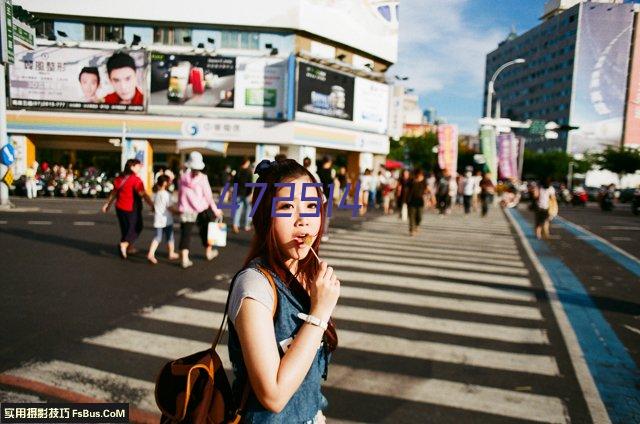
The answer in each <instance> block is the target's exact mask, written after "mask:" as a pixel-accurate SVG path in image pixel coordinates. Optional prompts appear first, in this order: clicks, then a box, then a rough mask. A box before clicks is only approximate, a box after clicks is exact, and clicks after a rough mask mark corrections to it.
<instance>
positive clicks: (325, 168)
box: [318, 156, 335, 242]
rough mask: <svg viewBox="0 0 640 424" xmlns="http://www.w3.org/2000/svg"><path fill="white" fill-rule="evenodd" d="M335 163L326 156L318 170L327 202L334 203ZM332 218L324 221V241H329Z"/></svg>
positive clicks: (328, 217)
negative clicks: (333, 166)
mask: <svg viewBox="0 0 640 424" xmlns="http://www.w3.org/2000/svg"><path fill="white" fill-rule="evenodd" d="M332 165H333V161H332V160H331V158H330V157H329V156H325V157H324V158H323V159H322V167H321V168H320V169H318V177H320V181H319V182H320V183H322V191H323V193H324V195H325V198H326V201H327V202H333V199H332V197H333V196H332V189H331V186H332V185H333V180H334V178H335V171H334V170H333V168H332ZM330 219H331V217H330V216H327V217H326V219H325V220H324V229H323V231H322V234H323V235H322V241H325V242H326V241H329V220H330Z"/></svg>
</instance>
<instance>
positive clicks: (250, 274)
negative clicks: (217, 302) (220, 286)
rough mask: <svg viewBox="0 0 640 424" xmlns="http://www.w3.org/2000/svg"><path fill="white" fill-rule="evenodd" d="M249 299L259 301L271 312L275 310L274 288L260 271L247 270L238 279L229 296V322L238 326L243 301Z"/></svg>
mask: <svg viewBox="0 0 640 424" xmlns="http://www.w3.org/2000/svg"><path fill="white" fill-rule="evenodd" d="M247 297H249V298H251V299H254V300H257V301H258V302H260V303H261V304H262V305H264V306H265V307H266V308H267V309H268V310H269V311H271V308H273V288H271V284H270V283H269V280H267V277H265V276H264V275H263V274H262V273H261V272H260V271H257V270H255V269H253V268H247V269H245V270H244V271H242V272H240V274H238V276H237V277H236V282H235V283H234V285H233V290H231V295H230V296H229V311H228V315H229V320H231V323H232V324H233V325H236V318H237V317H238V313H240V308H241V307H242V301H243V300H244V299H246V298H247Z"/></svg>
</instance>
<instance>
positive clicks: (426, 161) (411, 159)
mask: <svg viewBox="0 0 640 424" xmlns="http://www.w3.org/2000/svg"><path fill="white" fill-rule="evenodd" d="M437 145H438V137H437V135H436V134H434V133H426V134H424V135H421V136H419V137H410V136H403V137H400V140H399V141H395V140H391V143H390V145H389V155H388V157H389V158H390V159H394V160H398V161H401V162H405V163H407V164H409V165H410V166H411V167H412V168H421V169H423V170H428V171H433V170H434V169H435V168H436V167H437V166H438V154H437V153H433V147H434V146H437Z"/></svg>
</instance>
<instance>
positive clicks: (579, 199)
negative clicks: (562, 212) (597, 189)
mask: <svg viewBox="0 0 640 424" xmlns="http://www.w3.org/2000/svg"><path fill="white" fill-rule="evenodd" d="M588 200H589V195H588V194H587V192H586V191H585V190H584V189H582V190H581V189H575V190H573V196H572V197H571V204H572V205H573V206H583V207H584V206H587V201H588Z"/></svg>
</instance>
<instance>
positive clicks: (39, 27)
mask: <svg viewBox="0 0 640 424" xmlns="http://www.w3.org/2000/svg"><path fill="white" fill-rule="evenodd" d="M34 27H35V29H36V37H41V38H47V37H48V36H49V35H51V33H52V32H53V21H52V20H50V19H42V20H40V22H38V23H37V24H35V25H34Z"/></svg>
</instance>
